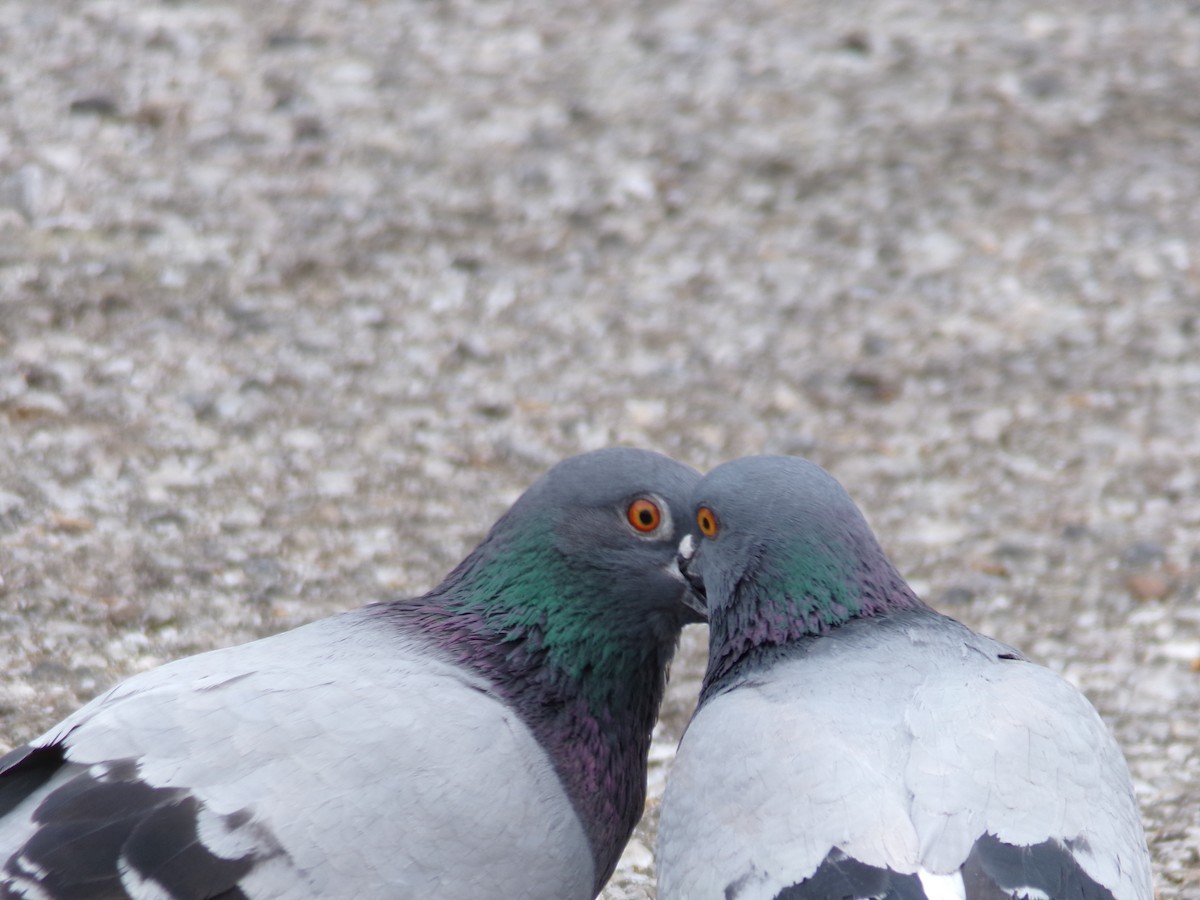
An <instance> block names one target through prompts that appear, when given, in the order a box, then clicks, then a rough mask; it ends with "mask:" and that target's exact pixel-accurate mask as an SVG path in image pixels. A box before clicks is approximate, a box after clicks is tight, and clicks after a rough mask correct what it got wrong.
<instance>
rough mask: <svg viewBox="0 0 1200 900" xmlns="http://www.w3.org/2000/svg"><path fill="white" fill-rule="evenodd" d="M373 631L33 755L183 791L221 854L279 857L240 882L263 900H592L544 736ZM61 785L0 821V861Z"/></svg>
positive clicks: (242, 656)
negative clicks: (132, 769) (320, 899)
mask: <svg viewBox="0 0 1200 900" xmlns="http://www.w3.org/2000/svg"><path fill="white" fill-rule="evenodd" d="M377 628H378V626H377V625H376V626H374V627H368V625H367V623H364V622H363V621H360V620H359V619H358V618H356V616H355V614H348V615H346V616H338V617H334V618H332V619H327V620H323V621H321V622H317V623H314V624H313V625H310V626H306V627H304V628H300V629H296V630H294V631H291V632H287V633H286V634H282V635H278V636H276V637H274V638H268V639H265V640H263V641H257V642H254V643H252V644H247V645H243V646H241V647H235V648H230V649H228V650H220V651H215V652H213V653H209V654H203V655H201V656H197V657H191V658H189V659H185V660H180V661H178V662H175V663H170V664H168V665H165V666H163V667H161V668H159V669H156V670H154V671H152V672H148V673H146V674H144V675H141V676H137V677H135V678H131V679H129V680H128V681H126V682H124V683H122V684H121V685H118V686H117V687H116V688H114V689H113V690H112V691H110V692H108V693H107V694H105V695H103V696H101V697H99V698H97V699H96V700H95V701H93V702H92V703H91V704H89V705H87V706H85V707H83V708H82V709H80V710H79V711H78V712H77V713H75V714H74V715H72V716H71V717H69V718H68V719H66V720H65V721H64V722H63V723H61V725H60V726H58V727H56V728H55V729H52V730H51V731H50V732H48V733H47V734H45V735H43V736H42V737H41V738H40V739H38V741H35V742H34V744H35V745H50V744H54V743H62V745H63V746H64V748H65V755H66V759H67V761H68V763H73V764H77V765H79V766H97V765H99V766H103V764H105V763H106V762H108V761H111V760H122V759H133V760H136V761H137V763H138V776H139V778H140V779H141V780H142V781H144V782H146V783H148V784H150V785H152V786H154V787H164V788H182V789H185V790H186V791H188V792H189V793H190V794H191V795H192V796H194V797H195V798H197V799H198V800H199V801H200V803H201V804H202V814H201V816H200V820H199V822H198V823H197V825H198V827H197V831H198V834H199V836H200V840H201V841H202V842H203V843H204V844H205V845H206V847H207V848H208V849H209V850H210V851H212V852H214V853H216V854H218V855H221V856H230V857H233V856H238V855H240V854H244V853H245V852H247V850H248V849H250V848H251V847H252V846H254V845H256V844H257V845H259V846H260V849H261V845H262V844H263V843H264V842H268V843H269V842H275V843H276V844H277V847H278V849H279V850H281V852H278V853H264V854H262V860H261V861H260V862H259V863H258V864H256V865H255V866H254V868H253V869H252V870H251V871H250V872H249V873H248V874H247V875H246V876H245V877H244V878H243V879H242V881H241V882H239V886H240V887H241V888H242V889H243V890H244V891H245V892H246V894H247V895H248V896H251V897H311V896H357V897H384V896H388V897H395V896H414V897H416V896H421V897H425V896H437V897H448V898H453V897H488V896H529V897H534V896H544V897H546V898H547V900H551V898H560V897H580V898H582V897H589V898H590V897H591V896H592V883H593V872H592V864H591V853H590V849H589V845H588V842H587V838H586V835H585V834H584V831H583V828H582V826H581V825H580V823H579V821H578V819H577V817H576V816H575V814H574V811H573V809H572V807H571V804H570V801H569V799H568V798H567V796H566V794H565V792H564V791H563V789H562V787H561V784H560V783H559V781H558V779H557V776H556V775H555V773H554V771H553V768H552V766H551V764H550V761H549V759H548V757H547V756H546V754H545V752H544V751H543V750H542V749H541V747H540V745H539V744H538V743H537V741H536V740H535V739H534V738H533V736H532V734H531V733H530V732H529V731H528V729H527V728H526V727H525V726H524V724H523V723H522V722H521V721H520V720H519V719H518V718H517V717H516V716H515V714H514V713H513V712H512V710H511V709H509V708H508V707H507V706H505V705H504V704H502V703H501V702H500V701H499V700H497V699H496V698H495V697H493V696H491V695H490V694H489V693H488V689H487V685H486V684H485V683H483V682H481V681H478V680H476V679H473V678H472V677H471V676H469V675H467V674H466V673H464V672H462V671H461V670H459V669H458V668H456V667H454V666H453V665H450V664H448V663H446V662H444V661H441V660H439V659H437V658H436V657H434V656H432V655H431V654H430V653H428V652H427V651H426V650H424V649H423V648H422V647H421V646H420V645H419V644H418V643H416V642H414V641H411V640H409V641H407V642H406V641H405V639H404V638H403V637H402V636H399V635H397V634H396V633H395V632H392V633H390V634H380V633H379V631H378V630H377ZM54 787H55V783H54V782H53V781H52V782H51V783H50V784H48V785H47V786H45V787H44V788H43V789H41V790H40V791H39V792H38V793H37V794H35V795H34V796H32V797H30V798H29V799H28V800H27V801H26V802H25V803H24V804H23V806H22V807H19V808H18V809H16V810H14V811H13V812H12V813H10V815H8V816H7V817H5V818H4V819H3V820H0V847H14V846H19V845H20V841H21V837H22V835H23V834H24V835H27V834H29V833H31V832H32V831H33V830H35V829H36V823H33V822H32V821H31V814H32V811H33V809H34V808H36V806H37V804H38V803H39V802H40V800H41V799H42V798H44V797H45V796H46V794H47V793H49V792H50V791H51V790H53V789H54ZM247 814H248V816H249V818H250V820H251V823H252V824H253V826H254V827H253V828H248V827H231V825H230V823H231V822H234V823H237V824H239V825H240V824H241V823H242V821H243V819H244V818H245V817H246V815H247ZM231 817H232V818H231Z"/></svg>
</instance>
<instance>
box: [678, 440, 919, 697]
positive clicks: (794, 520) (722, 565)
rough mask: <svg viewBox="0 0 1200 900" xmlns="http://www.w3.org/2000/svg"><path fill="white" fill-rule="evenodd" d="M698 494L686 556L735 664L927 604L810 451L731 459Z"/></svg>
mask: <svg viewBox="0 0 1200 900" xmlns="http://www.w3.org/2000/svg"><path fill="white" fill-rule="evenodd" d="M692 499H693V502H692V513H691V522H690V526H691V532H690V533H689V535H687V536H686V537H685V538H684V539H683V541H682V542H681V547H680V555H681V565H682V568H683V569H684V571H685V573H686V577H687V579H688V581H689V582H690V583H691V584H692V585H693V588H694V589H695V590H696V591H697V592H698V593H702V594H703V595H704V596H705V597H706V599H707V607H708V616H709V627H710V629H711V636H710V642H711V643H712V645H713V649H714V651H716V654H717V656H715V657H713V658H714V659H717V657H721V656H723V657H724V659H723V661H722V665H723V666H724V667H726V668H727V667H729V666H732V665H733V664H734V663H735V662H736V661H737V660H738V659H740V658H741V657H742V656H743V655H745V653H747V652H749V651H750V650H752V649H754V648H755V647H759V646H764V645H768V646H769V645H782V644H786V643H789V642H791V641H793V640H796V639H798V638H800V637H803V636H805V635H811V634H821V633H823V632H825V631H828V630H829V629H830V628H834V627H836V626H837V625H839V624H841V623H843V622H845V621H847V620H849V619H851V618H854V617H860V616H872V615H876V614H878V613H881V612H884V611H886V610H888V609H895V608H905V607H912V606H917V605H920V601H919V600H918V599H917V598H916V596H915V595H914V594H913V593H912V591H911V589H910V588H909V587H908V585H907V584H905V582H904V579H903V578H901V577H900V574H899V573H898V572H897V571H896V569H895V567H894V566H893V565H892V564H891V562H890V561H889V560H888V559H887V557H886V556H885V555H884V553H883V549H882V548H881V547H880V546H879V542H878V541H877V540H876V539H875V535H874V534H873V533H872V532H871V528H870V526H869V525H868V524H867V521H866V519H865V518H863V515H862V513H861V512H859V510H858V507H857V506H855V505H854V501H852V500H851V499H850V496H849V495H848V494H847V493H846V491H845V490H844V489H843V488H842V486H841V485H840V484H838V482H837V481H835V480H834V479H833V478H832V477H831V476H830V475H829V474H828V473H827V472H825V471H824V470H823V469H821V468H820V467H819V466H816V465H814V464H813V463H810V462H808V461H807V460H804V459H800V458H798V457H788V456H753V457H747V458H745V459H739V460H735V461H733V462H729V463H725V464H723V465H720V466H717V467H716V468H715V469H713V470H712V472H710V473H709V474H708V475H707V476H706V477H705V478H703V479H702V480H701V481H700V483H699V485H697V487H696V489H695V491H694V492H693V494H692ZM710 655H711V654H710ZM710 674H712V673H711V666H710Z"/></svg>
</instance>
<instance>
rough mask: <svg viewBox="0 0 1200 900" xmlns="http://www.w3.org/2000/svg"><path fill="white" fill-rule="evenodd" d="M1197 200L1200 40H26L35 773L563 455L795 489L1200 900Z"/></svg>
mask: <svg viewBox="0 0 1200 900" xmlns="http://www.w3.org/2000/svg"><path fill="white" fill-rule="evenodd" d="M1198 198H1200V5H1198V4H1196V3H1190V2H1167V0H1162V2H1138V0H1132V2H1131V0H1120V2H1117V0H1061V2H1057V3H1053V4H1044V3H1034V2H1028V0H1012V2H1006V3H995V2H978V0H957V2H956V0H938V2H912V0H850V2H842V3H816V2H801V0H790V2H779V0H775V2H772V0H746V2H740V3H736V4H731V3H727V2H724V0H722V2H715V0H678V2H663V3H647V2H639V0H588V2H575V0H562V2H558V3H554V4H545V3H539V2H531V0H461V2H455V0H445V2H443V0H397V2H362V0H306V2H280V0H277V2H273V3H270V4H257V3H248V2H244V3H236V2H229V3H218V2H204V0H194V2H192V0H173V2H151V0H72V2H66V0H37V2H33V0H16V2H12V0H10V2H4V3H0V670H2V671H3V673H4V674H3V677H2V678H0V750H3V749H6V748H7V747H10V746H12V745H14V744H17V743H20V742H21V741H23V740H24V739H26V738H28V737H30V736H32V735H34V734H35V733H37V732H38V731H39V729H41V728H44V727H45V726H47V725H49V724H50V723H51V722H53V721H54V720H56V719H57V718H58V717H60V716H62V715H64V714H66V713H67V712H69V711H70V710H72V709H73V708H74V707H75V706H77V705H78V704H80V703H82V702H83V701H85V700H87V699H89V698H90V697H91V696H93V695H95V694H96V693H98V692H99V691H100V690H102V689H104V688H105V687H107V686H109V685H111V684H112V683H113V682H114V681H116V680H117V679H119V678H121V677H124V676H127V675H129V674H131V673H133V672H137V671H139V670H143V669H146V668H148V667H151V666H153V665H156V664H157V663H159V662H162V661H165V660H167V659H170V658H173V657H177V656H181V655H185V654H190V653H194V652H198V651H201V650H206V649H209V648H212V647H216V646H223V645H228V644H231V643H236V642H240V641H244V640H248V639H250V638H254V637H257V636H261V635H265V634H268V633H271V632H274V631H278V630H281V629H284V628H288V627H292V626H295V625H298V624H300V623H302V622H305V621H308V620H310V619H313V618H316V617H319V616H322V615H325V614H328V613H331V612H333V611H335V610H340V609H344V608H347V607H350V606H355V605H358V604H361V603H365V602H368V601H371V600H377V599H381V598H383V597H386V596H390V595H394V594H398V593H415V592H419V591H422V590H424V589H427V588H428V587H430V586H432V585H433V584H435V583H436V582H437V581H438V580H439V578H440V577H441V575H442V574H444V573H445V572H446V571H447V570H448V569H449V568H450V567H451V566H452V565H453V564H454V563H455V562H457V561H458V560H459V559H460V558H461V557H462V556H463V555H464V554H465V553H466V552H467V551H468V550H469V549H470V548H471V546H473V544H474V542H475V541H477V540H478V539H479V538H480V537H481V536H482V535H483V533H484V532H485V530H486V529H487V527H488V526H489V525H490V523H491V522H492V521H493V520H494V519H495V518H496V517H497V516H498V515H499V514H500V513H501V512H502V511H503V510H504V508H505V507H506V506H507V504H508V503H510V502H511V501H512V500H513V499H514V498H515V497H516V496H517V494H519V493H520V491H521V490H522V489H523V488H524V487H525V486H527V485H528V484H529V483H530V482H531V481H532V480H533V479H534V478H536V477H537V476H538V475H539V474H541V472H542V471H543V470H544V469H546V468H547V467H548V466H549V465H551V464H552V463H553V462H555V461H556V460H558V459H560V458H562V457H563V456H566V455H570V454H573V453H577V452H580V451H583V450H588V449H592V448H596V447H600V446H605V445H609V444H632V445H637V446H645V447H650V448H654V449H657V450H661V451H663V452H665V453H668V454H671V455H673V456H676V457H678V458H679V459H681V460H683V461H685V462H688V463H690V464H692V465H694V466H697V467H699V468H702V469H705V468H708V467H710V466H712V465H714V464H715V463H717V462H720V461H722V460H725V459H729V458H731V457H735V456H739V455H743V454H748V453H758V452H764V451H765V452H782V453H795V454H801V455H804V456H807V457H809V458H811V459H813V460H814V461H816V462H818V463H819V464H821V465H823V466H825V467H826V468H828V469H829V470H830V471H831V472H832V473H833V474H834V475H835V476H836V477H838V478H839V479H840V480H841V481H842V482H843V483H844V484H845V485H846V487H847V488H848V490H849V491H850V493H851V494H852V495H853V496H854V497H855V498H856V499H857V500H858V502H859V503H860V505H861V506H862V507H863V509H864V511H865V512H866V514H867V516H868V518H869V519H870V520H871V521H872V523H873V524H874V526H875V527H876V530H877V531H878V533H879V536H880V538H881V540H882V542H883V544H884V546H885V547H886V548H887V549H888V551H889V553H890V554H891V555H892V556H893V558H894V560H895V561H896V563H897V564H898V566H899V567H900V569H901V571H903V572H904V573H906V575H907V576H908V577H909V578H910V579H911V581H912V583H913V585H914V587H915V588H917V590H918V591H919V592H920V593H921V594H922V595H923V596H924V597H925V598H926V599H927V600H928V601H930V602H931V603H932V604H934V605H935V606H936V607H938V608H939V609H941V610H942V611H943V612H946V613H948V614H950V615H952V616H955V617H957V618H959V619H962V620H963V621H965V622H967V623H968V624H970V625H972V626H973V627H976V628H978V629H981V630H984V631H986V632H988V633H990V634H992V635H994V636H996V637H998V638H1001V639H1003V640H1005V641H1008V642H1010V643H1013V644H1016V645H1018V646H1019V647H1021V648H1022V649H1024V650H1025V651H1026V652H1027V653H1029V654H1030V655H1031V656H1033V657H1034V658H1036V659H1038V660H1039V661H1041V662H1043V663H1045V664H1047V665H1049V666H1051V667H1052V668H1054V669H1056V670H1058V671H1060V672H1063V673H1064V674H1065V675H1066V676H1067V677H1068V678H1070V679H1071V680H1072V681H1073V682H1074V683H1076V684H1077V685H1079V686H1080V687H1082V688H1083V689H1084V690H1085V691H1086V692H1087V694H1088V695H1089V697H1091V699H1092V700H1093V702H1094V703H1096V705H1097V706H1098V707H1099V709H1100V710H1101V712H1102V713H1103V715H1104V716H1105V718H1106V720H1107V721H1108V722H1109V723H1110V724H1111V725H1112V727H1113V728H1114V730H1115V731H1116V734H1117V736H1118V738H1119V740H1120V741H1121V743H1122V745H1123V746H1124V748H1125V751H1126V753H1127V756H1128V758H1129V760H1130V764H1131V767H1132V770H1133V774H1134V778H1135V782H1136V786H1137V791H1138V796H1139V798H1140V801H1141V803H1142V806H1143V811H1144V816H1145V821H1146V824H1147V828H1148V831H1149V836H1150V842H1151V847H1152V851H1153V854H1154V859H1155V866H1156V876H1157V880H1158V885H1159V896H1160V897H1161V898H1163V900H1168V898H1200V606H1198V604H1197V593H1198V589H1200V542H1198V538H1200V496H1198V495H1200V440H1198V433H1197V431H1198V428H1200V424H1198V423H1200V202H1198ZM703 656H704V631H703V629H700V628H697V629H692V630H689V632H688V633H686V634H685V636H684V640H683V643H682V648H681V653H680V657H679V659H678V660H677V662H676V666H675V672H674V680H673V686H672V691H671V694H670V697H669V699H668V703H667V706H666V710H665V716H664V720H663V723H662V725H661V726H660V729H659V735H658V739H657V741H656V743H655V747H654V754H653V759H654V767H653V771H652V775H651V795H652V796H651V800H650V803H649V805H648V813H649V814H648V816H647V818H646V820H645V822H644V823H643V825H642V827H641V828H640V829H639V832H638V836H637V838H636V840H635V841H634V842H633V843H632V844H631V845H630V848H629V850H628V852H627V853H626V855H625V858H624V860H623V862H622V865H621V868H620V870H619V872H618V875H617V877H616V878H615V880H614V882H613V883H612V884H611V885H610V886H609V888H608V890H607V892H606V894H605V897H606V898H608V900H618V898H639V900H648V898H652V897H653V854H652V851H653V841H654V825H655V814H656V810H657V802H658V797H659V796H660V795H661V790H662V785H663V782H664V779H665V775H666V771H667V768H668V766H669V763H670V760H671V757H672V755H673V752H674V746H675V741H676V740H677V738H678V735H679V732H680V729H681V728H682V726H683V724H684V723H685V722H686V720H687V716H688V713H689V710H690V707H691V704H693V703H694V697H695V692H696V689H697V687H698V679H699V676H700V674H701V672H702V667H703Z"/></svg>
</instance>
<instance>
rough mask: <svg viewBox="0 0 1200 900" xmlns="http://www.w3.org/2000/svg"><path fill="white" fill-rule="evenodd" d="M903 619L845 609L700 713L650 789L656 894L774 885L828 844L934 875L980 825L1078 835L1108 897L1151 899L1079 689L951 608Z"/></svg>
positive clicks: (789, 880)
mask: <svg viewBox="0 0 1200 900" xmlns="http://www.w3.org/2000/svg"><path fill="white" fill-rule="evenodd" d="M915 622H916V624H910V625H908V626H905V627H899V626H898V625H895V624H889V625H887V626H886V627H880V626H881V625H883V624H884V623H881V622H871V623H868V624H869V626H870V627H869V628H867V627H859V626H856V625H855V624H853V623H852V624H851V625H848V626H845V631H844V639H843V638H840V637H835V636H834V635H830V636H826V637H823V638H820V639H819V640H816V641H814V642H812V643H811V650H810V652H809V653H808V654H807V655H804V656H800V657H797V658H793V659H790V660H787V661H783V662H779V663H777V664H775V665H774V666H773V667H771V668H769V669H767V670H765V671H758V672H755V673H754V674H753V677H752V678H750V677H748V678H747V680H746V681H745V682H744V683H743V684H741V685H735V686H734V687H733V688H732V689H731V690H729V691H727V692H725V693H722V694H718V695H716V696H714V697H712V698H710V700H709V702H707V703H706V704H705V705H704V706H703V707H702V708H701V709H700V710H699V711H698V712H697V714H696V716H695V718H694V719H693V720H692V722H691V724H690V725H689V727H688V731H687V733H686V734H685V736H684V739H683V742H682V743H681V746H680V750H679V756H678V759H677V761H676V765H675V767H674V769H673V770H672V772H671V778H670V782H669V784H668V788H667V796H666V798H665V799H664V805H663V817H662V822H661V830H660V838H659V841H660V857H662V858H670V859H672V860H674V862H673V864H672V866H671V871H669V872H661V873H660V879H662V880H661V881H660V888H661V890H662V894H663V896H670V897H703V896H708V895H710V894H711V893H712V889H713V885H716V884H727V883H730V882H731V881H733V880H734V879H735V878H738V877H742V878H744V881H743V882H742V891H741V892H740V893H738V897H739V898H742V897H746V898H750V897H759V896H762V897H774V896H775V895H776V894H777V893H778V892H779V891H780V890H782V889H783V888H785V887H787V886H789V885H793V884H796V883H797V882H799V881H801V880H803V879H804V878H807V877H809V876H811V875H812V874H813V873H814V872H815V871H816V870H817V867H818V866H819V865H820V863H821V862H822V860H824V859H825V857H826V855H827V854H828V853H829V851H830V849H831V848H832V847H836V848H840V850H842V851H843V852H844V853H845V854H846V856H848V857H852V858H853V859H856V860H859V861H861V862H863V863H867V864H869V865H872V866H881V867H889V868H891V869H893V870H894V871H896V872H899V873H914V872H917V871H918V870H921V869H924V870H925V871H926V872H929V873H934V874H945V873H950V872H954V871H957V869H958V868H959V867H960V866H961V865H962V864H963V863H964V862H965V861H966V859H967V857H968V855H969V854H970V851H971V848H972V845H973V844H974V842H975V841H976V840H977V839H978V838H979V837H980V836H981V835H983V834H984V833H986V832H990V833H992V834H994V835H996V836H997V837H998V838H999V839H1000V840H1002V841H1005V842H1008V843H1014V844H1021V845H1029V844H1037V843H1040V842H1042V841H1045V840H1046V839H1047V838H1054V839H1059V840H1063V839H1067V840H1073V841H1077V843H1076V844H1075V845H1074V853H1075V856H1076V858H1077V859H1078V860H1079V862H1080V865H1081V866H1082V868H1083V869H1084V870H1085V871H1086V872H1087V874H1088V875H1090V876H1091V877H1092V878H1093V879H1095V880H1096V881H1098V882H1100V883H1101V884H1103V885H1105V886H1107V887H1109V889H1110V890H1112V892H1113V894H1114V896H1115V897H1116V898H1118V900H1122V898H1146V897H1149V896H1151V893H1150V872H1149V870H1148V867H1147V866H1146V864H1145V859H1144V852H1143V850H1142V848H1143V847H1144V839H1143V837H1142V829H1141V824H1140V818H1139V815H1138V811H1137V807H1136V803H1135V801H1134V798H1133V795H1132V789H1131V785H1130V779H1129V774H1128V770H1127V768H1126V765H1125V762H1124V759H1123V757H1122V756H1121V753H1120V750H1119V749H1118V748H1117V746H1116V744H1115V743H1114V741H1113V739H1112V737H1111V736H1110V735H1109V733H1108V731H1107V729H1106V728H1105V726H1104V724H1103V722H1102V721H1101V720H1100V717H1099V716H1098V715H1097V714H1096V712H1095V710H1094V709H1093V708H1092V706H1091V705H1090V704H1089V703H1088V702H1087V700H1086V699H1085V698H1084V697H1083V696H1082V695H1081V694H1080V693H1079V692H1078V691H1077V690H1076V689H1075V688H1073V687H1072V686H1071V685H1070V684H1068V683H1067V682H1066V681H1064V680H1063V679H1061V678H1059V677H1058V676H1057V675H1055V674H1054V673H1052V672H1050V671H1049V670H1047V669H1044V668H1042V667H1039V666H1036V665H1033V664H1031V663H1028V662H1025V661H1023V660H1020V659H1002V658H1000V657H1001V654H1004V655H1009V656H1011V655H1013V651H1012V650H1011V648H1009V647H1006V646H1005V645H1003V644H1000V643H999V642H996V641H991V640H990V639H988V638H985V637H982V636H980V635H976V634H974V633H972V632H970V631H969V630H967V629H966V628H963V627H962V626H960V625H958V624H957V623H955V622H953V621H951V620H949V619H944V618H942V617H936V618H931V619H926V620H925V621H922V620H921V617H916V619H915ZM1089 848H1091V849H1089ZM1092 851H1095V852H1094V853H1093V852H1092Z"/></svg>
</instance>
